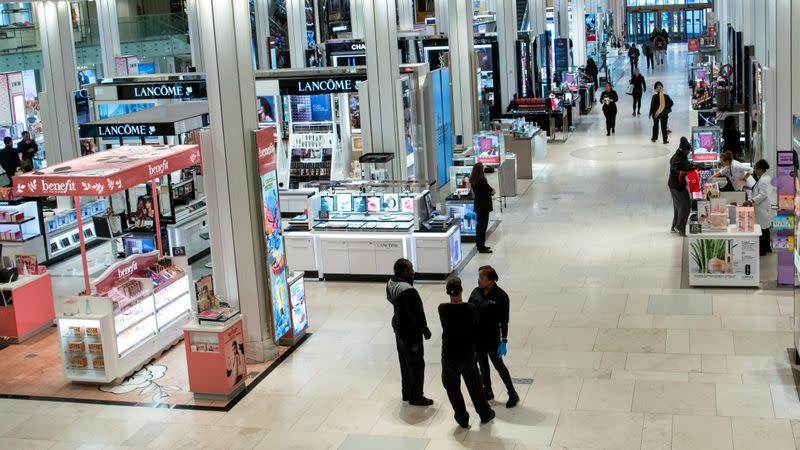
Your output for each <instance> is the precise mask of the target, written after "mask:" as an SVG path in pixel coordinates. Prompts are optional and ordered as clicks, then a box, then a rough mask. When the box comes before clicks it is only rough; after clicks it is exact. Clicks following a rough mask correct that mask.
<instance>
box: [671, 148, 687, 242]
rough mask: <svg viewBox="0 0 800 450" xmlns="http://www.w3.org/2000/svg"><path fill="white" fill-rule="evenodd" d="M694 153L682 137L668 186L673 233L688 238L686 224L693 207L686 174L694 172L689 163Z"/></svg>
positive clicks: (674, 157) (674, 158)
mask: <svg viewBox="0 0 800 450" xmlns="http://www.w3.org/2000/svg"><path fill="white" fill-rule="evenodd" d="M691 151H692V144H690V143H689V141H688V140H687V139H686V138H685V137H681V143H680V145H679V146H678V150H677V151H675V154H674V155H672V158H670V160H669V181H668V182H667V186H668V187H669V192H670V194H672V229H671V230H670V231H672V232H673V233H676V234H679V235H681V236H686V222H687V221H688V220H689V210H690V209H691V207H692V199H691V198H690V197H689V189H688V188H687V187H686V174H688V173H689V172H691V171H692V170H694V166H693V165H692V163H690V162H689V152H691Z"/></svg>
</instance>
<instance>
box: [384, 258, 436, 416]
mask: <svg viewBox="0 0 800 450" xmlns="http://www.w3.org/2000/svg"><path fill="white" fill-rule="evenodd" d="M386 299H387V300H388V301H389V303H391V304H392V307H393V309H394V316H393V317H392V328H393V329H394V335H395V341H396V342H397V356H398V359H399V360H400V379H401V384H402V394H403V401H408V403H409V404H411V405H414V406H430V405H432V404H433V400H431V399H429V398H425V396H424V395H423V393H422V387H423V385H424V384H425V353H424V351H423V348H422V338H423V337H424V338H425V339H426V340H427V339H430V338H431V330H430V329H428V322H427V321H426V320H425V309H424V308H423V307H422V298H421V297H420V296H419V292H417V290H416V289H414V267H413V266H412V265H411V261H409V260H407V259H405V258H400V259H398V260H397V261H395V263H394V277H392V278H391V279H389V282H388V283H387V284H386Z"/></svg>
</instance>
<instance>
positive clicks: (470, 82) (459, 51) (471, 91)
mask: <svg viewBox="0 0 800 450" xmlns="http://www.w3.org/2000/svg"><path fill="white" fill-rule="evenodd" d="M447 20H448V21H449V23H448V28H449V30H450V32H449V33H448V38H449V39H448V43H449V45H450V69H451V70H450V73H451V75H452V77H453V78H452V89H453V133H454V135H455V138H454V139H453V142H454V143H455V142H457V141H458V138H459V136H460V137H461V138H462V140H463V143H464V144H466V145H472V135H473V134H474V133H475V130H477V129H478V98H477V96H478V80H477V73H476V67H475V39H474V36H473V31H472V30H473V22H474V16H473V11H472V2H465V1H463V0H448V14H447ZM503 106H505V105H503Z"/></svg>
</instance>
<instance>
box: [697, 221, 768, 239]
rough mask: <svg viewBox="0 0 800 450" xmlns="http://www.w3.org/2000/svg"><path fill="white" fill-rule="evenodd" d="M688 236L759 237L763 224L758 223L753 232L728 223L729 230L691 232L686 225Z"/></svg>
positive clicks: (710, 237)
mask: <svg viewBox="0 0 800 450" xmlns="http://www.w3.org/2000/svg"><path fill="white" fill-rule="evenodd" d="M686 232H687V234H686V237H690V238H692V237H693V238H699V239H706V238H709V239H713V238H719V239H731V238H748V237H758V236H761V226H760V225H758V224H756V225H755V228H754V229H753V231H752V232H749V233H745V232H741V231H738V228H737V227H736V225H728V230H727V231H703V232H702V233H698V234H689V226H688V225H687V226H686Z"/></svg>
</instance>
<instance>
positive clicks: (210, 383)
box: [183, 314, 247, 400]
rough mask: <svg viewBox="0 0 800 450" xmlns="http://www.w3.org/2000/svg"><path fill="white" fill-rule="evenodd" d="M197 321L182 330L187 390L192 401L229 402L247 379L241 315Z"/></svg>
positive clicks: (242, 387)
mask: <svg viewBox="0 0 800 450" xmlns="http://www.w3.org/2000/svg"><path fill="white" fill-rule="evenodd" d="M200 322H201V323H199V324H198V323H191V324H188V325H186V326H184V327H183V338H184V340H183V344H184V346H185V347H186V368H187V371H188V372H189V390H190V391H192V392H193V393H194V396H195V398H202V399H207V400H230V399H232V398H233V397H235V396H236V395H237V394H239V393H240V392H241V391H243V390H244V388H245V383H244V380H245V378H246V377H247V363H246V361H245V356H244V331H243V328H242V316H241V314H237V315H236V316H234V317H232V318H230V319H228V320H227V321H225V322H212V321H204V320H201V321H200Z"/></svg>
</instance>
